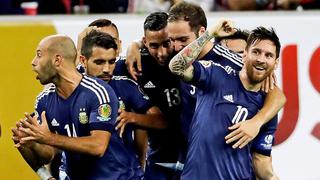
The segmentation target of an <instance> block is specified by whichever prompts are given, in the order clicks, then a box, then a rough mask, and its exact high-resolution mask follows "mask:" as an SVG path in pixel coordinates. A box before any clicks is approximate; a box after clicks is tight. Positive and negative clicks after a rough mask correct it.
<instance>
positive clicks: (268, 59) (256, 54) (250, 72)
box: [243, 40, 278, 84]
mask: <svg viewBox="0 0 320 180" xmlns="http://www.w3.org/2000/svg"><path fill="white" fill-rule="evenodd" d="M243 61H244V66H245V68H246V73H247V77H248V80H249V82H250V83H251V84H257V83H260V82H262V81H263V80H264V79H265V78H266V77H267V76H269V75H270V74H271V73H272V72H273V70H274V69H275V68H276V67H277V64H278V58H277V57H276V46H275V44H274V43H273V42H272V41H270V40H256V41H255V42H254V43H253V44H252V45H251V46H250V47H249V48H248V49H247V50H246V51H245V52H244V55H243Z"/></svg>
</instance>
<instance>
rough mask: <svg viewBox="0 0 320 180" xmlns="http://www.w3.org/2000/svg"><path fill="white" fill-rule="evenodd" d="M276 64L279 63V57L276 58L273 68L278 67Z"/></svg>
mask: <svg viewBox="0 0 320 180" xmlns="http://www.w3.org/2000/svg"><path fill="white" fill-rule="evenodd" d="M278 64H279V58H277V59H276V62H275V65H274V68H273V70H276V69H277V68H278Z"/></svg>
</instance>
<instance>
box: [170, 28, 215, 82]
mask: <svg viewBox="0 0 320 180" xmlns="http://www.w3.org/2000/svg"><path fill="white" fill-rule="evenodd" d="M211 38H212V36H210V34H209V32H208V31H206V32H205V33H204V34H203V35H201V36H200V37H199V38H198V39H197V40H195V41H193V42H192V43H191V44H189V45H188V46H187V47H185V48H184V49H182V50H181V51H180V52H179V53H178V54H177V55H176V56H174V57H173V58H172V59H171V61H170V64H169V68H170V70H171V71H172V72H173V73H174V74H177V75H179V76H182V75H183V73H184V71H185V70H186V69H187V68H188V67H189V66H190V65H191V64H192V63H193V61H195V60H196V59H197V57H198V55H199V54H200V52H201V51H202V48H203V47H204V46H205V45H206V44H207V42H209V41H210V39H211Z"/></svg>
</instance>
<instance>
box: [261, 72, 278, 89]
mask: <svg viewBox="0 0 320 180" xmlns="http://www.w3.org/2000/svg"><path fill="white" fill-rule="evenodd" d="M276 85H277V77H276V75H275V74H274V72H273V73H271V74H270V75H269V76H268V77H267V78H266V79H265V80H264V81H263V83H262V86H261V90H262V91H264V92H265V93H268V92H269V91H271V90H273V89H274V87H275V86H276Z"/></svg>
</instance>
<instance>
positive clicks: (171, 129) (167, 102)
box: [137, 12, 182, 180]
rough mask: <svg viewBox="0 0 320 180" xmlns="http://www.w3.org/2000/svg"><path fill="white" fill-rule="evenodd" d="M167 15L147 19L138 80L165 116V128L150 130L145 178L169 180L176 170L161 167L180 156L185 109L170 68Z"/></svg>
mask: <svg viewBox="0 0 320 180" xmlns="http://www.w3.org/2000/svg"><path fill="white" fill-rule="evenodd" d="M167 18H168V15H167V14H166V13H164V12H155V13H151V14H150V15H148V16H147V17H146V19H145V21H144V37H143V44H144V46H145V48H143V49H142V50H141V65H142V71H141V75H140V76H138V77H137V82H138V84H139V85H140V87H141V88H142V89H143V91H144V92H145V93H146V94H147V95H148V96H149V97H150V100H151V102H152V103H153V104H155V105H156V106H158V107H159V108H160V110H161V111H162V113H163V114H164V116H165V120H166V122H167V128H166V129H165V130H151V129H150V130H148V136H149V151H148V157H147V165H146V171H145V178H146V179H152V180H167V179H174V178H175V177H176V173H175V170H172V169H168V168H165V167H162V166H160V165H159V164H161V163H173V164H175V163H176V162H177V159H178V152H179V149H178V148H180V140H181V139H182V137H181V135H180V130H179V119H180V112H181V97H180V89H179V88H180V85H179V82H180V79H179V78H178V77H177V76H175V75H173V74H172V73H171V72H170V70H169V68H168V63H169V59H170V57H169V55H170V54H171V52H172V49H171V48H170V40H169V38H168V35H167V28H166V27H167Z"/></svg>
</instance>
